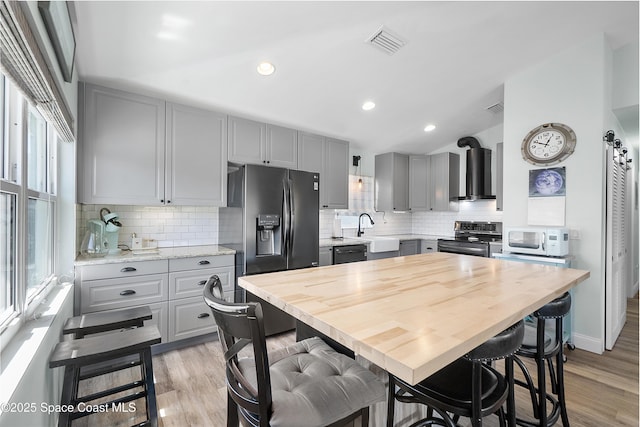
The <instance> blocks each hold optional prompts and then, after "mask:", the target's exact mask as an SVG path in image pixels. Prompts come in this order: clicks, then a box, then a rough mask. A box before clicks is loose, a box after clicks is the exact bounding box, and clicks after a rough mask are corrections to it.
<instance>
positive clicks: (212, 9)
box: [75, 1, 639, 153]
mask: <svg viewBox="0 0 640 427" xmlns="http://www.w3.org/2000/svg"><path fill="white" fill-rule="evenodd" d="M638 13H639V12H638V2H637V1H632V2H629V1H626V2H612V1H602V2H595V1H586V2H582V1H568V2H557V1H545V2H521V1H515V2H502V1H497V2H483V1H470V2H459V1H449V2H437V1H423V2H417V1H410V2H396V1H393V2H381V1H380V2H379V1H374V2H366V1H355V2H339V1H327V2H271V1H260V2H242V1H240V2H238V1H235V2H214V1H196V2H187V1H175V2H174V1H125V2H116V1H105V2H99V1H82V2H76V3H75V14H76V18H77V22H76V40H77V52H76V55H77V70H78V72H79V76H80V79H81V80H84V81H89V82H94V83H101V84H107V85H111V86H114V85H115V86H118V87H121V88H124V89H129V90H136V91H139V92H146V93H151V94H156V95H159V96H162V97H164V98H165V99H168V100H173V101H177V102H186V103H189V104H192V105H199V106H203V107H207V108H211V109H217V110H223V111H226V112H229V113H232V114H236V115H241V116H245V117H249V118H255V119H259V120H262V121H266V122H269V123H274V124H280V125H284V126H288V127H293V128H296V129H302V130H307V131H311V132H316V133H321V134H324V135H328V136H333V137H337V138H342V139H346V140H349V141H351V143H352V144H354V145H356V146H359V147H363V148H366V149H367V150H370V151H371V152H373V153H380V152H388V151H399V152H410V153H428V152H430V151H433V150H435V149H437V148H438V147H440V146H443V145H447V144H450V143H452V142H455V141H456V140H457V139H458V138H460V137H462V136H466V135H472V134H475V133H478V132H479V131H482V130H485V129H488V128H490V127H492V126H494V125H497V124H500V123H502V119H503V117H502V116H503V114H502V113H497V114H496V113H493V112H490V111H488V110H486V108H487V107H488V106H491V105H494V104H496V103H499V102H502V100H503V83H504V82H505V81H506V80H508V79H509V78H510V76H513V75H515V74H516V73H519V72H521V71H523V70H525V69H527V68H528V67H530V66H531V65H533V64H535V63H538V62H540V61H541V60H543V59H545V58H547V57H549V56H552V55H554V54H555V53H558V52H561V51H562V50H564V49H566V48H569V47H571V46H574V45H576V44H579V43H581V42H582V41H583V40H584V39H586V38H588V37H589V36H591V35H595V34H598V33H602V32H604V33H605V34H606V35H607V37H608V39H609V42H610V44H611V46H612V48H613V49H617V48H619V47H621V46H624V45H626V44H628V43H629V42H632V41H634V40H638ZM382 25H384V26H385V27H387V28H388V29H390V30H391V31H392V32H393V33H395V34H396V35H399V36H400V37H402V38H404V39H405V40H406V41H407V43H406V45H405V46H404V47H402V48H401V49H400V50H399V51H398V52H396V53H395V54H393V55H389V54H387V53H385V52H383V51H382V50H379V49H378V48H376V47H374V46H371V45H370V44H368V43H366V42H365V40H366V39H368V38H369V37H370V36H372V35H373V34H374V33H375V32H376V31H377V30H378V29H379V28H380V27H381V26H382ZM263 60H269V61H271V62H272V63H273V64H274V65H275V67H276V72H275V73H274V74H273V75H271V76H269V77H265V76H261V75H259V74H258V73H257V72H256V67H257V65H258V63H259V62H261V61H263ZM366 100H372V101H374V102H375V103H376V107H375V108H374V109H373V110H371V111H363V110H362V108H361V106H362V104H363V102H364V101H366ZM636 111H637V110H636ZM427 124H434V125H436V129H435V130H433V131H432V132H429V133H427V132H425V131H424V130H423V129H424V127H425V126H426V125H427ZM636 127H637V120H636Z"/></svg>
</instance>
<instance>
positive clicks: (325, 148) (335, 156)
mask: <svg viewBox="0 0 640 427" xmlns="http://www.w3.org/2000/svg"><path fill="white" fill-rule="evenodd" d="M298 169H299V170H303V171H308V172H318V173H319V174H320V209H347V208H348V207H349V143H348V142H347V141H341V140H339V139H335V138H328V137H325V136H322V135H316V134H312V133H308V132H301V131H300V132H298Z"/></svg>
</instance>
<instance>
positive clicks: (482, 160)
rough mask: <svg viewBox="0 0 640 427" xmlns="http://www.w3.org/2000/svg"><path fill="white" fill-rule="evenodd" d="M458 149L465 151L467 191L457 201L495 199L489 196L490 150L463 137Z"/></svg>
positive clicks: (473, 140)
mask: <svg viewBox="0 0 640 427" xmlns="http://www.w3.org/2000/svg"><path fill="white" fill-rule="evenodd" d="M458 147H460V148H464V147H469V149H468V150H467V179H466V183H467V191H466V196H462V197H459V198H458V199H459V200H470V201H473V200H487V199H495V198H496V196H495V195H492V194H491V150H489V149H488V148H482V147H480V143H479V142H478V140H477V139H476V138H474V137H472V136H465V137H462V138H460V139H459V140H458Z"/></svg>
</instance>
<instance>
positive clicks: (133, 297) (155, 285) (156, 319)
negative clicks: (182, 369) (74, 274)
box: [74, 255, 235, 343]
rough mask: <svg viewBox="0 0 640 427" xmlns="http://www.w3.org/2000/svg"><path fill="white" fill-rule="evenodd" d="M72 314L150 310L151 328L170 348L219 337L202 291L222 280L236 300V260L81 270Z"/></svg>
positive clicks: (116, 265)
mask: <svg viewBox="0 0 640 427" xmlns="http://www.w3.org/2000/svg"><path fill="white" fill-rule="evenodd" d="M77 269H78V278H79V283H78V286H76V291H75V292H76V294H75V296H76V298H75V301H76V303H75V307H74V311H75V313H76V314H85V313H92V312H99V311H109V310H118V309H123V308H130V307H136V306H143V305H148V306H149V307H150V308H151V311H152V313H153V319H152V320H150V321H149V323H150V324H155V325H157V326H158V329H159V330H160V333H161V336H162V342H163V343H167V342H171V341H177V340H180V339H184V338H191V337H195V336H198V335H203V334H206V333H210V332H215V331H216V327H215V322H214V320H213V316H212V315H211V310H210V309H209V307H208V306H207V305H206V304H205V303H204V300H203V298H202V289H203V286H204V284H205V283H206V281H207V279H208V278H209V277H210V276H211V275H212V274H216V275H218V277H220V280H221V282H222V286H223V291H224V292H225V294H226V295H227V296H226V298H227V299H228V300H229V301H232V300H233V286H234V281H235V272H234V256H233V255H220V256H206V257H188V258H176V259H169V260H166V259H164V260H153V261H132V262H122V263H111V264H98V265H86V266H80V267H78V268H77Z"/></svg>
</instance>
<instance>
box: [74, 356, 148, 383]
mask: <svg viewBox="0 0 640 427" xmlns="http://www.w3.org/2000/svg"><path fill="white" fill-rule="evenodd" d="M140 364H141V363H140V360H132V361H127V362H123V363H119V364H116V365H109V366H103V367H100V368H95V369H93V365H89V366H83V368H86V369H82V371H81V373H80V376H79V377H78V381H82V380H86V379H89V378H93V377H99V376H100V375H105V374H110V373H112V372H116V371H122V370H123V369H128V368H135V367H136V366H140Z"/></svg>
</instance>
